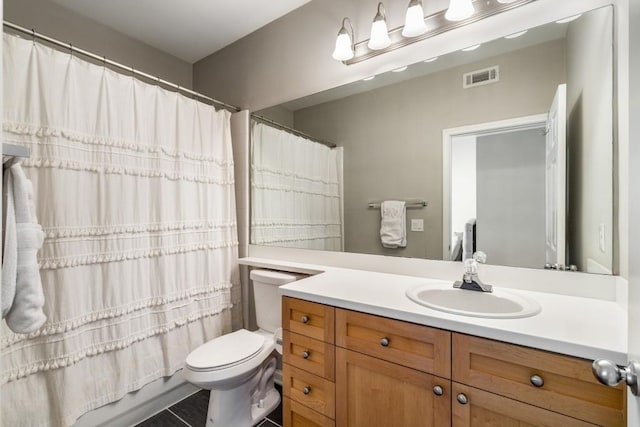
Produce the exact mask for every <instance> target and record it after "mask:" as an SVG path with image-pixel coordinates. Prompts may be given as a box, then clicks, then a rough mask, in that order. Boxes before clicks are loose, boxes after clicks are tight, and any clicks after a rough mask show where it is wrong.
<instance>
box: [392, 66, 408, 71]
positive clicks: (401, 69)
mask: <svg viewBox="0 0 640 427" xmlns="http://www.w3.org/2000/svg"><path fill="white" fill-rule="evenodd" d="M407 68H409V66H408V65H405V66H404V67H400V68H396V69H395V70H391V72H392V73H401V72H403V71H404V70H406V69H407Z"/></svg>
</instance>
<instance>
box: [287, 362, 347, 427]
mask: <svg viewBox="0 0 640 427" xmlns="http://www.w3.org/2000/svg"><path fill="white" fill-rule="evenodd" d="M335 391H336V390H335V384H334V383H332V382H331V381H329V380H326V379H324V378H321V377H319V376H317V375H313V374H310V373H309V372H306V371H303V370H302V369H298V368H296V367H294V366H291V365H289V364H287V363H283V364H282V392H283V394H284V395H285V396H287V397H290V398H291V399H293V400H295V401H296V402H298V403H302V404H303V405H304V406H306V407H308V408H311V409H313V410H314V411H316V412H320V413H321V414H323V415H325V416H327V417H329V418H335Z"/></svg>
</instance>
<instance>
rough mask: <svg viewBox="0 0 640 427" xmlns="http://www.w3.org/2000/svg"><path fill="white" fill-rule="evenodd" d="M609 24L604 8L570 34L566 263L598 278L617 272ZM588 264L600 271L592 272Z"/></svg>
mask: <svg viewBox="0 0 640 427" xmlns="http://www.w3.org/2000/svg"><path fill="white" fill-rule="evenodd" d="M611 19H612V10H611V8H603V9H600V10H597V11H594V12H591V13H588V14H585V15H583V16H582V17H581V18H580V19H578V20H577V21H574V22H572V23H571V25H570V26H569V31H568V33H567V81H568V82H569V85H568V86H567V119H568V139H567V150H568V151H567V156H568V171H569V176H568V179H569V186H568V188H570V189H571V191H570V192H569V194H568V197H569V210H568V214H569V218H568V221H567V226H568V237H569V247H568V250H569V260H568V262H567V264H575V265H577V266H578V269H579V270H580V271H588V272H597V273H603V272H605V271H604V270H609V272H611V271H612V269H613V253H612V252H613V173H612V169H611V165H613V131H612V130H613V99H612V94H613V62H612V58H613V34H612V33H611V31H607V28H609V27H610V25H611ZM601 224H602V225H604V227H605V247H604V251H603V250H601V249H600V239H599V227H600V225H601ZM588 260H592V261H595V262H596V263H598V264H599V265H600V266H602V267H599V268H598V269H593V267H590V266H589V263H588Z"/></svg>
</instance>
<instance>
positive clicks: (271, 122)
mask: <svg viewBox="0 0 640 427" xmlns="http://www.w3.org/2000/svg"><path fill="white" fill-rule="evenodd" d="M251 118H253V119H254V120H257V121H259V122H263V123H266V124H268V125H271V126H274V127H276V128H278V129H280V130H283V131H285V132H289V133H292V134H294V135H296V136H301V137H303V138H306V139H308V140H311V141H313V142H317V143H318V144H322V145H326V146H327V147H329V148H336V147H337V145H336V144H334V143H332V142H327V141H323V140H321V139H318V138H316V137H314V136H311V135H308V134H306V133H304V132H301V131H299V130H297V129H294V128H291V127H289V126H286V125H283V124H282V123H278V122H276V121H275V120H271V119H268V118H266V117H264V116H260V115H258V114H256V113H251Z"/></svg>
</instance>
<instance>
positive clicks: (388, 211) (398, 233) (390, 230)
mask: <svg viewBox="0 0 640 427" xmlns="http://www.w3.org/2000/svg"><path fill="white" fill-rule="evenodd" d="M406 211H407V207H406V203H405V202H401V201H397V200H387V201H384V202H382V203H381V205H380V214H381V216H382V221H381V222H380V240H381V241H382V246H384V247H385V248H404V247H406V246H407V221H406V217H407V215H406Z"/></svg>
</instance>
